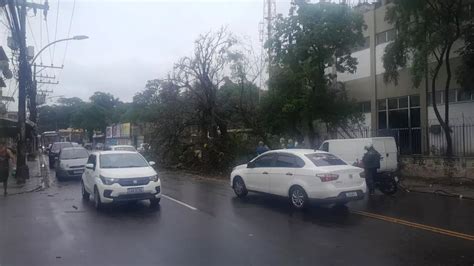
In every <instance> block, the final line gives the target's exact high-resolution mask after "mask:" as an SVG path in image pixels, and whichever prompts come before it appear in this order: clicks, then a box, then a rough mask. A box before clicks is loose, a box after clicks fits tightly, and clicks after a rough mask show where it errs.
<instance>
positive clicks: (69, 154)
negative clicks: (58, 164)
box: [61, 149, 89, 160]
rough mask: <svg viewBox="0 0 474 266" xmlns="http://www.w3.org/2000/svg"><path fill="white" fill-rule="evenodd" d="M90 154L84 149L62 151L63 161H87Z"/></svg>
mask: <svg viewBox="0 0 474 266" xmlns="http://www.w3.org/2000/svg"><path fill="white" fill-rule="evenodd" d="M88 156H89V153H88V152H87V151H86V150H84V149H65V150H62V151H61V159H62V160H72V159H85V158H87V157H88Z"/></svg>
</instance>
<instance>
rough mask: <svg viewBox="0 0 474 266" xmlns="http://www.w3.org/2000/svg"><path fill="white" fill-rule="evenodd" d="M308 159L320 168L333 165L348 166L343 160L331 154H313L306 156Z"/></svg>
mask: <svg viewBox="0 0 474 266" xmlns="http://www.w3.org/2000/svg"><path fill="white" fill-rule="evenodd" d="M306 157H307V158H308V159H310V160H311V162H313V164H314V165H316V166H318V167H322V166H332V165H347V163H345V162H344V161H343V160H341V159H339V158H338V157H337V156H335V155H332V154H330V153H312V154H306Z"/></svg>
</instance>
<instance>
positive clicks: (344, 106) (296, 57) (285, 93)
mask: <svg viewBox="0 0 474 266" xmlns="http://www.w3.org/2000/svg"><path fill="white" fill-rule="evenodd" d="M364 28H365V24H364V21H363V17H362V15H361V14H359V13H357V12H355V11H354V10H353V9H351V8H350V7H348V6H347V5H344V4H334V3H328V2H320V3H317V4H310V3H306V2H304V1H299V2H298V3H297V5H296V6H294V7H293V8H292V10H291V11H290V15H289V16H288V17H283V16H279V17H278V18H277V20H276V23H275V29H274V36H273V38H272V39H271V40H269V41H268V42H267V44H266V45H267V47H268V48H269V49H270V51H271V55H272V57H271V62H270V80H269V88H270V90H269V92H268V93H269V95H268V100H267V101H268V103H267V108H268V110H267V111H266V113H267V114H271V115H270V116H269V117H268V119H267V121H268V125H269V128H271V129H273V130H275V131H276V132H283V131H287V129H290V131H292V132H293V135H296V136H298V138H300V139H301V138H302V135H303V132H302V131H306V134H307V135H308V137H309V139H310V141H311V142H313V139H314V137H315V134H316V133H315V130H314V121H321V122H323V123H326V124H330V125H335V126H336V125H342V124H345V123H346V121H347V120H348V119H349V118H351V117H352V115H353V114H354V110H355V106H354V104H353V102H352V101H349V100H348V99H347V97H346V96H345V91H344V89H343V86H340V85H338V84H336V83H334V82H333V78H334V77H333V76H332V75H331V74H328V73H327V72H326V71H327V70H328V68H329V67H331V66H332V65H334V66H335V67H336V70H337V71H338V72H349V73H353V72H354V71H355V70H356V66H357V60H356V59H355V58H353V57H351V48H353V47H354V45H362V44H363V43H364V38H363V35H362V31H363V29H364ZM335 59H336V60H335ZM275 116H276V119H275ZM313 144H314V143H311V145H313Z"/></svg>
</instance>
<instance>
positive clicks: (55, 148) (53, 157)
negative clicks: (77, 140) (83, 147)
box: [48, 142, 73, 168]
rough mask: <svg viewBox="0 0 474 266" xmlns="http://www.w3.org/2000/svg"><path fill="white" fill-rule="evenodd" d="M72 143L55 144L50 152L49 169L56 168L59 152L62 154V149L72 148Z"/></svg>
mask: <svg viewBox="0 0 474 266" xmlns="http://www.w3.org/2000/svg"><path fill="white" fill-rule="evenodd" d="M72 146H73V145H72V143H71V142H55V143H53V146H51V149H50V150H49V153H48V157H49V168H54V164H55V163H56V158H57V157H58V156H59V152H61V149H62V148H67V147H72Z"/></svg>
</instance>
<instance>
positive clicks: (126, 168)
mask: <svg viewBox="0 0 474 266" xmlns="http://www.w3.org/2000/svg"><path fill="white" fill-rule="evenodd" d="M154 164H155V163H154V162H147V161H146V160H145V158H144V157H143V156H142V155H141V154H139V153H138V152H128V151H102V152H96V153H93V154H91V155H90V156H89V158H88V161H87V164H86V169H85V171H84V174H83V175H82V182H81V187H82V197H83V199H85V200H88V199H89V197H90V195H91V194H92V195H93V197H94V204H95V207H96V208H97V209H100V208H102V207H103V204H104V203H112V202H124V201H139V200H150V206H152V207H155V206H157V205H158V204H159V202H160V199H161V183H160V178H159V177H158V174H157V173H156V171H155V170H154V169H153V167H152V166H153V165H154Z"/></svg>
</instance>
